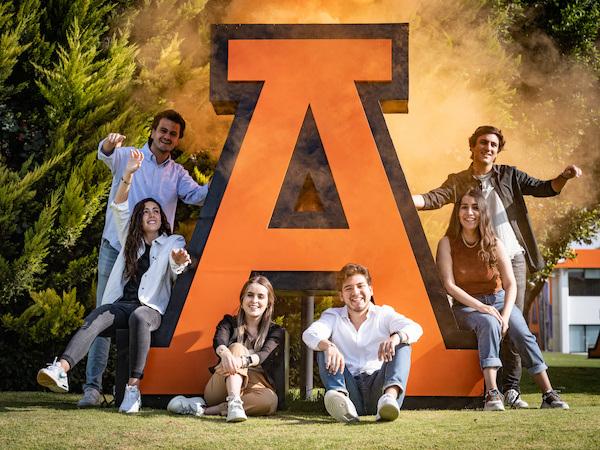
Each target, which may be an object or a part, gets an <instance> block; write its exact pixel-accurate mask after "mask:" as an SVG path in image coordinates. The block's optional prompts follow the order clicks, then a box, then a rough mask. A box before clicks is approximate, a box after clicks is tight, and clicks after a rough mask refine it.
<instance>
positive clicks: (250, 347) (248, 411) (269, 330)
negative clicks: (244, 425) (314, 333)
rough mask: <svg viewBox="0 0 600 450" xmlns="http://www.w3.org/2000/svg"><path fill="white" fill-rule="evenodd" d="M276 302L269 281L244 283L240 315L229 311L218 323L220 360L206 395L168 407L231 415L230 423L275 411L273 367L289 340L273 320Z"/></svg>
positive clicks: (255, 279) (184, 411)
mask: <svg viewBox="0 0 600 450" xmlns="http://www.w3.org/2000/svg"><path fill="white" fill-rule="evenodd" d="M274 304H275V292H274V291H273V286H272V285H271V283H270V282H269V280H268V279H267V278H266V277H263V276H256V277H252V278H250V279H249V280H248V281H247V282H246V283H245V284H244V286H243V287H242V291H241V293H240V306H239V309H238V312H237V314H236V316H235V317H232V316H230V315H228V314H227V315H225V317H224V318H223V320H221V322H219V324H218V325H217V330H216V332H215V337H214V339H213V347H214V349H215V353H216V354H217V356H218V357H219V358H220V361H219V364H217V365H216V366H215V367H214V368H213V369H212V372H213V375H212V377H211V378H210V380H209V381H208V384H207V385H206V388H205V390H204V399H202V398H201V397H192V398H186V397H184V396H183V395H178V396H176V397H174V398H173V399H172V400H171V401H170V402H169V404H168V405H167V409H168V410H169V411H171V412H173V413H175V414H193V415H196V416H202V415H221V416H227V422H242V421H244V420H246V419H247V416H265V415H269V414H273V413H274V412H275V410H276V409H277V401H278V397H277V393H276V392H275V387H274V386H275V372H274V370H275V368H276V366H277V364H276V359H277V358H281V357H282V353H281V348H282V344H283V339H284V331H283V328H281V327H280V326H279V325H277V324H276V323H274V322H273V321H272V320H271V319H272V316H273V307H274ZM207 405H208V406H207Z"/></svg>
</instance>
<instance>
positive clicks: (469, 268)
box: [450, 235, 502, 297]
mask: <svg viewBox="0 0 600 450" xmlns="http://www.w3.org/2000/svg"><path fill="white" fill-rule="evenodd" d="M450 252H451V254H452V271H453V273H454V281H455V283H456V285H457V286H458V287H459V288H461V289H462V290H464V291H465V292H466V293H467V294H469V295H470V296H472V297H480V296H482V295H487V294H493V293H494V292H497V291H499V290H500V289H502V280H500V276H499V274H498V270H497V269H496V270H495V269H489V268H487V267H486V266H485V264H483V261H481V260H480V259H479V256H478V255H477V253H479V245H476V246H475V247H474V248H469V247H467V246H466V245H465V244H464V242H463V240H462V238H461V236H460V235H459V236H458V237H457V238H456V239H454V240H452V239H450Z"/></svg>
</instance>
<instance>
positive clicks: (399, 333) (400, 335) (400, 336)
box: [390, 331, 402, 344]
mask: <svg viewBox="0 0 600 450" xmlns="http://www.w3.org/2000/svg"><path fill="white" fill-rule="evenodd" d="M395 334H397V335H398V337H399V338H400V343H401V344H402V332H401V331H394V332H393V333H392V334H390V337H392V336H393V335H395Z"/></svg>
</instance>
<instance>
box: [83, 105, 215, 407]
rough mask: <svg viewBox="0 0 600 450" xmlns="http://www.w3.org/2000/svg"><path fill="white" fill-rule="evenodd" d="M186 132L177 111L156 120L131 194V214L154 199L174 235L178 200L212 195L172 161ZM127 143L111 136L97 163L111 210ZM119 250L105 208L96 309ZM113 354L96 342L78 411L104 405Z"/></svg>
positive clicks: (106, 342)
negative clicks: (108, 178) (107, 181)
mask: <svg viewBox="0 0 600 450" xmlns="http://www.w3.org/2000/svg"><path fill="white" fill-rule="evenodd" d="M184 130H185V120H184V119H183V117H182V116H181V115H180V114H179V113H177V112H176V111H173V110H167V111H163V112H160V113H158V114H157V115H156V116H155V117H154V121H153V122H152V131H151V133H150V137H149V138H148V142H147V143H146V144H145V145H144V146H143V147H142V148H141V149H140V151H141V152H142V153H143V155H144V160H143V162H142V165H141V167H140V169H139V170H138V173H137V174H136V176H135V177H134V178H133V180H132V182H131V187H130V190H129V205H130V208H131V209H132V210H133V207H134V206H135V205H136V204H137V203H138V202H139V201H141V200H143V199H145V198H148V197H152V198H154V199H155V200H157V201H158V202H159V203H160V205H161V206H162V208H163V210H164V212H165V214H166V216H167V219H168V221H169V225H170V227H171V230H172V229H173V226H174V221H175V210H176V208H177V199H178V198H180V199H181V200H183V201H184V202H185V203H187V204H190V205H201V204H202V202H203V201H204V199H205V198H206V195H207V193H208V184H206V185H204V186H200V185H199V184H198V183H196V181H194V179H193V178H192V177H191V176H190V174H189V173H188V172H187V170H185V168H184V167H183V166H181V165H180V164H178V163H176V162H175V161H173V159H172V158H171V151H172V150H173V149H175V147H177V144H178V143H179V139H181V138H182V137H183V132H184ZM124 140H125V136H123V135H121V134H119V133H110V134H109V135H108V136H107V137H106V139H104V140H103V141H102V142H100V144H99V145H98V159H100V160H101V161H102V162H104V164H106V165H107V166H108V168H109V169H110V171H111V173H112V176H113V178H112V185H111V189H110V194H109V197H108V204H109V205H110V203H111V202H112V201H113V199H114V197H115V194H116V192H117V188H118V187H119V183H120V182H121V178H122V177H123V174H124V172H125V166H126V165H127V161H129V156H130V149H131V147H121V144H122V143H123V141H124ZM120 250H121V245H120V243H119V238H118V236H117V230H116V226H115V221H114V218H113V211H112V210H111V209H110V208H107V209H106V218H105V222H104V231H103V233H102V243H101V246H100V254H99V256H98V288H97V291H96V306H99V305H100V304H101V303H102V296H103V295H104V290H105V288H106V283H107V281H108V277H109V275H110V272H111V270H112V268H113V265H114V263H115V260H116V259H117V255H118V254H119V251H120ZM109 349H110V338H102V337H98V338H96V340H95V341H94V343H93V344H92V347H91V348H90V351H89V354H88V360H87V366H86V371H85V375H86V383H85V384H84V386H83V391H84V396H83V398H82V399H81V400H80V401H79V403H78V404H77V405H78V406H80V407H85V406H100V393H101V391H102V373H103V372H104V369H105V368H106V363H107V361H108V352H109Z"/></svg>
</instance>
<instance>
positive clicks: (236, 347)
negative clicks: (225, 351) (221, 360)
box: [229, 342, 250, 356]
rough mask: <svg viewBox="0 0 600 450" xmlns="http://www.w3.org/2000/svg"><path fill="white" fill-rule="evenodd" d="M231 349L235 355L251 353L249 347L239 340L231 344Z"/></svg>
mask: <svg viewBox="0 0 600 450" xmlns="http://www.w3.org/2000/svg"><path fill="white" fill-rule="evenodd" d="M229 350H230V351H231V353H232V354H233V356H242V355H248V354H250V352H249V351H248V349H247V348H246V347H245V346H244V345H243V344H240V343H239V342H234V343H233V344H231V345H230V346H229Z"/></svg>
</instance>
